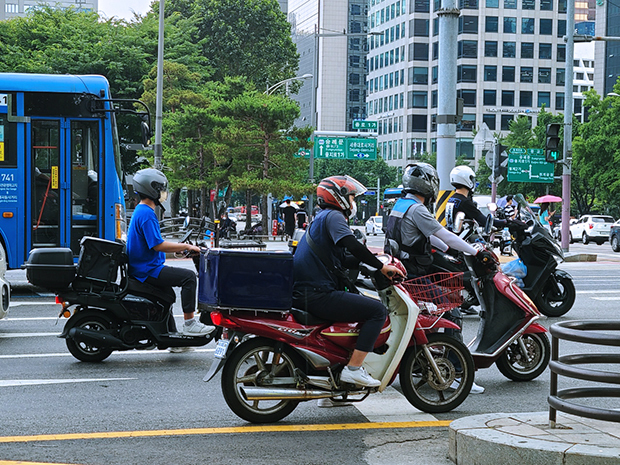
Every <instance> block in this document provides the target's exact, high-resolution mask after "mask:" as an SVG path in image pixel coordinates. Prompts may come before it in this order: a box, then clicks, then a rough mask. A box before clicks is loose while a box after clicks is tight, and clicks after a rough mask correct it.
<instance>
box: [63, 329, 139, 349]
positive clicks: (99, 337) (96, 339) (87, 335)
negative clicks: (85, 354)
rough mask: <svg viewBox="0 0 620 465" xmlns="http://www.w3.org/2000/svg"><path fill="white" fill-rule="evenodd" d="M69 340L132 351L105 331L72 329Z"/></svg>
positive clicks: (68, 334) (68, 336)
mask: <svg viewBox="0 0 620 465" xmlns="http://www.w3.org/2000/svg"><path fill="white" fill-rule="evenodd" d="M67 338H68V339H73V340H74V341H76V342H83V343H85V344H91V345H93V346H95V347H107V348H111V349H132V348H133V347H131V346H128V345H127V344H125V343H124V342H123V341H121V340H120V339H119V338H117V337H114V336H112V335H111V334H107V333H105V332H103V331H93V330H92V329H85V328H71V329H70V330H69V332H68V333H67Z"/></svg>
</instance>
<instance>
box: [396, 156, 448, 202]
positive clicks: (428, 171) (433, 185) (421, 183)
mask: <svg viewBox="0 0 620 465" xmlns="http://www.w3.org/2000/svg"><path fill="white" fill-rule="evenodd" d="M403 191H404V192H405V193H412V194H418V195H421V196H422V197H424V205H426V206H428V205H429V204H431V203H435V200H437V194H438V193H439V176H438V175H437V170H436V169H435V168H433V166H432V165H429V164H428V163H412V164H410V165H407V167H406V168H405V171H404V173H403Z"/></svg>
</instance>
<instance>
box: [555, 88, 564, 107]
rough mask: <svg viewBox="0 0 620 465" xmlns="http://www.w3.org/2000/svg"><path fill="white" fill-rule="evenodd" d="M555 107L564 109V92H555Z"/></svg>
mask: <svg viewBox="0 0 620 465" xmlns="http://www.w3.org/2000/svg"><path fill="white" fill-rule="evenodd" d="M555 109H556V110H564V92H556V93H555Z"/></svg>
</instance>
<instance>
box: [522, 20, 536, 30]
mask: <svg viewBox="0 0 620 465" xmlns="http://www.w3.org/2000/svg"><path fill="white" fill-rule="evenodd" d="M521 34H534V18H521Z"/></svg>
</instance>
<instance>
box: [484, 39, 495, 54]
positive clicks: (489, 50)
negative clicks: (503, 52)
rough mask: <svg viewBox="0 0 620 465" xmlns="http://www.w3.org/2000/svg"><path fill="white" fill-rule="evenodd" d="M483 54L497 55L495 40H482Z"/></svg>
mask: <svg viewBox="0 0 620 465" xmlns="http://www.w3.org/2000/svg"><path fill="white" fill-rule="evenodd" d="M484 56H485V57H497V41H496V40H487V41H485V42H484Z"/></svg>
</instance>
